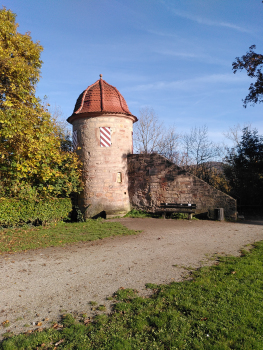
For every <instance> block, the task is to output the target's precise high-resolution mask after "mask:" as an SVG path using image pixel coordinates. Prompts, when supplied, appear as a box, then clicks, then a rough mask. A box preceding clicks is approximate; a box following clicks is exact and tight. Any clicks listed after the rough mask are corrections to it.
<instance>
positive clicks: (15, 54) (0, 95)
mask: <svg viewBox="0 0 263 350" xmlns="http://www.w3.org/2000/svg"><path fill="white" fill-rule="evenodd" d="M15 18H16V15H15V14H14V13H13V12H12V11H10V10H7V9H6V8H3V9H2V10H0V197H6V196H11V197H26V198H27V197H42V198H44V197H52V196H53V197H54V196H55V197H65V196H69V195H70V193H71V192H78V191H79V189H80V186H81V180H80V175H81V174H80V162H79V160H78V158H77V156H76V154H75V153H73V152H67V151H64V150H63V147H61V139H60V137H59V136H60V133H61V130H60V129H59V127H58V126H57V125H56V123H55V122H54V120H52V118H51V116H50V114H49V113H48V111H47V109H46V108H45V107H44V106H43V105H42V104H41V101H40V99H38V98H37V97H36V96H35V88H36V84H37V82H38V81H39V78H40V69H41V65H42V61H41V60H40V54H41V52H42V50H43V48H42V46H40V44H39V43H38V42H37V43H34V42H33V41H32V39H31V36H30V33H26V34H20V33H18V32H17V27H18V24H16V22H15Z"/></svg>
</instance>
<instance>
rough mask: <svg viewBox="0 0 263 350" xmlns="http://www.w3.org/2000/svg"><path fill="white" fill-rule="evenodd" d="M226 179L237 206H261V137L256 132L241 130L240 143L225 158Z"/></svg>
mask: <svg viewBox="0 0 263 350" xmlns="http://www.w3.org/2000/svg"><path fill="white" fill-rule="evenodd" d="M226 162H227V165H226V167H225V174H226V177H227V178H228V179H229V181H230V186H231V187H232V192H231V194H232V195H233V196H234V197H235V198H237V200H238V204H239V205H241V206H245V207H246V206H247V207H251V208H253V207H255V208H256V207H257V206H258V207H260V206H262V205H263V137H262V136H260V135H258V132H257V130H251V129H249V128H248V127H246V128H244V129H243V134H242V136H241V140H240V142H238V143H237V145H236V146H235V148H233V149H231V150H229V155H228V156H227V157H226Z"/></svg>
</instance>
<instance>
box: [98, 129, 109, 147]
mask: <svg viewBox="0 0 263 350" xmlns="http://www.w3.org/2000/svg"><path fill="white" fill-rule="evenodd" d="M110 146H111V129H110V127H108V126H103V127H101V128H100V147H110Z"/></svg>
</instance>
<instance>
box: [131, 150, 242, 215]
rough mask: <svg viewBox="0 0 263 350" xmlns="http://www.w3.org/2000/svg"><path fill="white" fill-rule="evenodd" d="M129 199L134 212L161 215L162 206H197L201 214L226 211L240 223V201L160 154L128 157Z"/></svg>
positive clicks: (198, 212)
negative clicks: (216, 210) (237, 214)
mask: <svg viewBox="0 0 263 350" xmlns="http://www.w3.org/2000/svg"><path fill="white" fill-rule="evenodd" d="M128 177H129V197H130V203H131V206H132V207H133V208H137V209H142V210H147V211H151V212H155V211H158V208H159V207H160V203H162V202H165V203H168V202H175V203H192V204H196V207H197V210H196V213H197V214H201V213H207V212H208V211H211V212H212V211H213V209H215V208H224V213H225V217H226V218H229V219H233V220H235V219H236V200H235V199H233V198H232V197H230V196H228V195H226V194H225V193H223V192H221V191H219V190H217V189H215V188H214V187H212V186H210V185H208V184H207V183H206V182H204V181H203V180H200V179H199V178H197V177H196V176H194V175H192V174H190V173H188V172H186V171H185V170H182V169H181V168H179V167H177V166H176V165H175V164H174V163H172V162H170V161H168V160H167V159H166V158H165V157H162V156H160V155H158V154H131V155H129V156H128Z"/></svg>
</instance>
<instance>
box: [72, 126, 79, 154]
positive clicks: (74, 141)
mask: <svg viewBox="0 0 263 350" xmlns="http://www.w3.org/2000/svg"><path fill="white" fill-rule="evenodd" d="M77 147H78V131H77V130H74V131H73V135H72V148H73V151H76V149H77Z"/></svg>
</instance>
